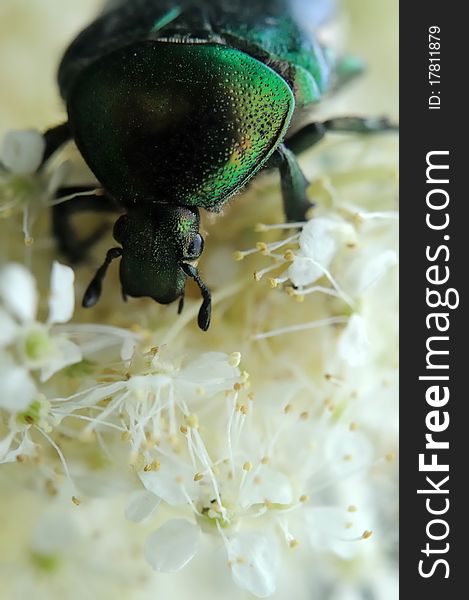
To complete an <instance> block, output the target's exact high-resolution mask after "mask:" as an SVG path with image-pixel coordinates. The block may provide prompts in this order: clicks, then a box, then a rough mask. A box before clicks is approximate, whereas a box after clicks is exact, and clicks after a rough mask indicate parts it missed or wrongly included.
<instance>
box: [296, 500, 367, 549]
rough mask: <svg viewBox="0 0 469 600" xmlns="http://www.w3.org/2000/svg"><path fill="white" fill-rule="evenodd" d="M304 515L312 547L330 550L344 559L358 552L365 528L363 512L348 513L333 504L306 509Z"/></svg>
mask: <svg viewBox="0 0 469 600" xmlns="http://www.w3.org/2000/svg"><path fill="white" fill-rule="evenodd" d="M305 517H306V523H307V531H308V534H309V539H310V542H311V544H312V546H313V547H314V548H317V549H319V550H322V551H324V550H325V549H329V550H332V552H334V553H335V554H337V555H338V556H340V557H341V558H344V559H350V558H352V557H353V556H354V555H355V554H356V553H357V552H358V550H359V541H360V540H361V537H362V535H363V533H364V531H365V529H366V526H365V523H366V515H365V514H361V513H360V512H357V513H350V512H349V511H347V510H345V509H343V508H336V507H333V506H319V507H317V508H312V509H309V510H307V511H306V512H305ZM368 525H369V522H368Z"/></svg>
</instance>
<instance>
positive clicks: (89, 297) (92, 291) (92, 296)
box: [81, 248, 123, 308]
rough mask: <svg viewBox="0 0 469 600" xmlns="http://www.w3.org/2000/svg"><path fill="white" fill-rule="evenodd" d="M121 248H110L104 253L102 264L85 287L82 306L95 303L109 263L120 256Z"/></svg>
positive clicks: (87, 306)
mask: <svg viewBox="0 0 469 600" xmlns="http://www.w3.org/2000/svg"><path fill="white" fill-rule="evenodd" d="M122 253H123V250H122V248H111V249H110V250H108V251H107V253H106V258H105V259H104V262H103V264H102V265H101V266H100V267H99V269H98V270H97V271H96V275H95V276H94V277H93V279H92V280H91V282H90V284H89V286H88V287H87V288H86V292H85V295H84V296H83V300H82V303H81V304H82V306H84V307H85V308H91V307H92V306H94V305H95V304H96V302H97V301H98V300H99V297H100V296H101V290H102V283H103V279H104V277H105V276H106V273H107V270H108V267H109V265H110V264H111V263H112V261H113V260H114V259H116V258H119V257H120V256H122Z"/></svg>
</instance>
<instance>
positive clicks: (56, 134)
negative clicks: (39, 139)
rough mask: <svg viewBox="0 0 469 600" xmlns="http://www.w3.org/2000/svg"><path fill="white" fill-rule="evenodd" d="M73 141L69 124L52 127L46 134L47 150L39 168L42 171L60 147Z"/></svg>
mask: <svg viewBox="0 0 469 600" xmlns="http://www.w3.org/2000/svg"><path fill="white" fill-rule="evenodd" d="M71 139H72V133H71V131H70V127H69V125H68V122H67V123H62V124H61V125H57V127H51V129H48V130H47V131H45V132H44V140H45V142H46V148H45V150H44V155H43V157H42V162H41V164H40V166H39V169H41V168H42V167H43V166H44V164H45V163H46V162H47V161H48V160H49V158H50V157H51V156H52V155H53V154H54V152H56V151H57V150H58V149H59V148H60V146H63V145H64V144H65V143H66V142H68V141H69V140H71Z"/></svg>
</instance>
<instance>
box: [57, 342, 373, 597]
mask: <svg viewBox="0 0 469 600" xmlns="http://www.w3.org/2000/svg"><path fill="white" fill-rule="evenodd" d="M239 361H240V356H239V354H237V353H233V354H232V355H226V354H223V353H205V354H201V355H200V356H198V357H197V358H194V359H186V360H184V361H174V359H172V358H171V356H170V354H169V352H168V351H167V350H163V349H160V350H156V349H155V350H153V351H152V352H150V353H148V354H146V355H141V354H139V353H138V352H137V353H136V354H135V355H134V357H133V359H132V360H131V361H130V362H127V363H126V362H124V363H123V364H122V366H121V367H120V368H116V367H115V368H114V371H113V373H110V372H108V375H110V378H111V381H108V382H106V383H103V384H100V385H97V386H95V387H92V388H89V389H85V390H83V391H79V392H78V393H76V394H74V395H72V396H70V397H69V398H62V399H56V400H52V401H51V405H52V406H53V407H55V408H54V410H55V413H54V414H55V415H57V417H58V418H60V417H59V415H62V417H61V418H66V416H67V415H68V416H73V415H74V414H77V415H79V414H81V411H83V410H85V409H86V410H87V411H92V412H88V414H89V415H91V416H89V417H87V419H88V424H87V425H85V429H84V431H85V432H86V431H89V432H91V431H106V430H107V428H109V429H108V430H110V431H112V430H114V429H120V431H122V432H123V434H124V439H126V440H128V442H129V443H130V447H131V450H132V460H133V463H134V465H135V468H136V469H137V473H138V476H139V478H140V480H141V482H142V484H143V486H144V489H140V490H137V491H136V492H135V493H134V494H132V496H131V497H130V498H129V502H128V505H127V509H126V516H127V518H128V519H129V520H131V521H134V522H141V521H148V520H149V519H150V518H153V517H154V516H155V515H156V516H158V514H159V513H160V511H161V507H163V506H165V507H167V508H168V509H170V510H171V511H172V513H173V514H174V518H169V519H166V520H164V522H163V523H162V524H161V526H160V527H159V528H158V529H157V530H156V531H155V532H154V533H153V534H151V535H150V537H149V538H148V540H147V543H146V546H145V555H146V557H147V559H148V561H149V562H150V564H151V565H152V567H153V568H154V569H155V570H158V571H165V572H176V571H179V570H181V569H182V568H183V567H184V566H186V565H187V564H188V563H189V562H190V561H191V560H192V559H193V558H194V556H195V555H196V554H197V552H198V551H199V547H200V541H201V539H202V538H201V536H202V535H204V536H205V535H211V536H213V535H215V536H216V537H218V538H219V540H220V542H221V543H222V544H223V545H224V547H225V552H226V555H227V561H228V565H229V568H230V571H231V575H232V578H233V580H234V582H235V583H236V584H237V585H238V586H239V587H241V588H243V589H246V590H248V591H250V592H251V593H253V594H254V595H256V596H258V597H266V596H269V595H271V594H272V593H273V592H274V591H275V588H276V580H277V570H278V564H279V560H280V558H279V557H280V553H281V551H282V550H281V549H282V546H283V547H284V548H286V549H287V550H288V549H291V548H294V547H295V546H296V543H297V538H296V536H294V535H293V534H292V533H291V532H292V531H293V530H295V531H297V532H298V533H297V534H296V535H298V537H299V538H303V542H305V541H306V542H307V543H309V544H310V545H311V547H322V548H325V547H329V548H330V549H331V550H332V551H334V552H337V553H338V554H340V555H341V556H342V555H343V552H344V551H343V546H344V544H345V546H346V548H347V550H348V551H349V552H351V551H352V550H353V548H352V546H353V545H351V544H350V540H360V539H361V538H362V537H363V533H364V528H362V529H361V531H358V530H359V529H360V528H361V527H362V526H361V524H355V525H354V528H352V527H349V529H348V530H345V529H344V516H343V515H344V511H345V509H341V510H338V509H337V510H336V509H334V508H333V507H328V506H325V507H321V506H320V505H316V506H315V505H314V504H312V503H310V500H309V498H310V497H318V491H321V490H324V489H328V488H329V487H331V486H334V485H335V483H336V481H341V480H342V479H343V478H344V477H348V476H350V475H351V474H354V473H357V472H362V471H363V470H364V469H366V467H367V466H369V465H370V464H371V460H372V458H371V448H370V445H369V443H368V441H367V440H366V438H365V436H363V435H362V434H360V432H357V431H351V430H350V429H349V427H348V424H347V423H340V422H339V421H337V422H336V421H335V417H334V412H333V411H331V410H330V405H329V404H326V405H324V407H323V409H322V410H321V411H320V412H319V413H318V414H314V415H313V414H310V413H309V412H307V411H306V410H302V411H300V412H299V409H298V410H295V409H294V408H293V407H292V406H290V405H289V404H287V405H285V404H284V403H283V402H282V401H281V400H280V399H279V397H278V392H274V391H273V390H265V391H264V392H263V394H262V398H256V401H255V402H253V401H252V400H251V399H250V398H249V396H248V387H249V385H248V383H249V381H248V377H247V375H245V374H243V373H242V372H241V371H240V370H239V367H238V365H239ZM298 390H301V385H300V386H299V388H298ZM289 393H293V395H295V394H296V393H297V392H296V391H295V388H293V389H292V390H290V392H289ZM104 400H106V403H105V405H102V402H103V401H104ZM305 401H306V398H305ZM95 410H96V411H98V412H96V413H94V412H93V411H95ZM326 515H328V518H327V519H326V518H325V516H326ZM188 517H189V518H188ZM349 520H352V521H353V519H352V518H351V517H349ZM357 531H358V533H357ZM279 532H280V534H281V535H280V536H279V535H278V534H279ZM324 540H326V541H324ZM327 540H329V541H327ZM282 542H283V544H282Z"/></svg>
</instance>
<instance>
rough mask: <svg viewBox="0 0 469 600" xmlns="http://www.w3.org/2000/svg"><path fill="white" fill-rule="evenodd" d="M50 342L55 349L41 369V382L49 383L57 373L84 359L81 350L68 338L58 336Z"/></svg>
mask: <svg viewBox="0 0 469 600" xmlns="http://www.w3.org/2000/svg"><path fill="white" fill-rule="evenodd" d="M50 341H51V343H52V345H53V349H52V351H51V354H50V357H48V359H47V361H46V362H45V363H44V365H43V366H42V368H41V381H47V380H48V379H49V378H50V377H52V375H54V374H55V373H57V371H60V370H61V369H63V368H64V367H68V365H74V364H76V363H79V362H80V361H81V360H82V358H83V355H82V352H81V350H80V348H79V347H78V346H77V345H76V344H74V343H73V342H71V341H70V340H67V338H65V337H61V336H60V337H59V336H56V337H52V338H50Z"/></svg>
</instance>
